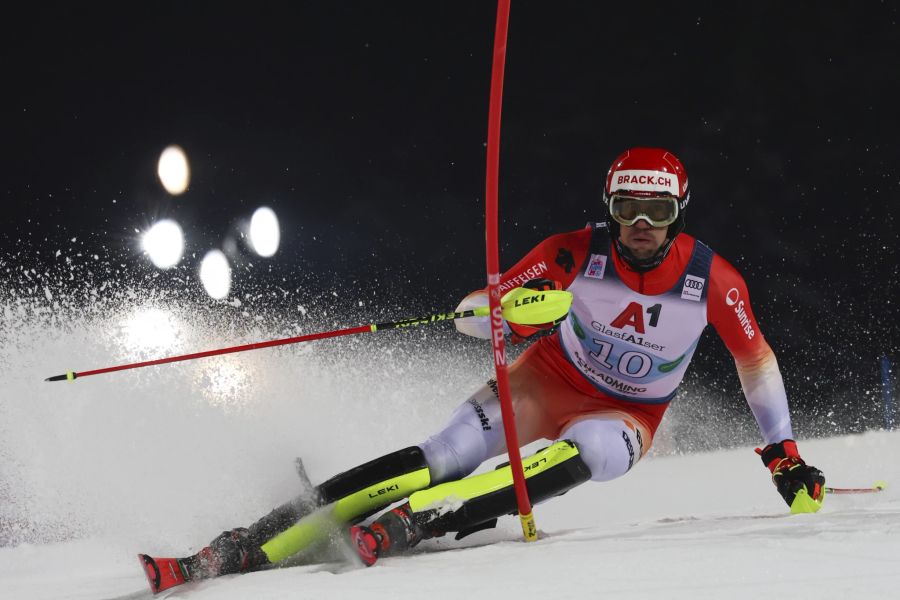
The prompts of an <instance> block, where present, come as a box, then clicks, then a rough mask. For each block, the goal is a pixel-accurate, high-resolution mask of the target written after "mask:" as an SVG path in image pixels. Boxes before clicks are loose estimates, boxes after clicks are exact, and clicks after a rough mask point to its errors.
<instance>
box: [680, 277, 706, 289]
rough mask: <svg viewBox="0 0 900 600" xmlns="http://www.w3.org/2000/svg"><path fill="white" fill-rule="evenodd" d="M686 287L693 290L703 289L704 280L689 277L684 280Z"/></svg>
mask: <svg viewBox="0 0 900 600" xmlns="http://www.w3.org/2000/svg"><path fill="white" fill-rule="evenodd" d="M684 287H686V288H691V289H692V290H702V289H703V282H702V281H697V280H696V279H688V280H686V281H685V282H684Z"/></svg>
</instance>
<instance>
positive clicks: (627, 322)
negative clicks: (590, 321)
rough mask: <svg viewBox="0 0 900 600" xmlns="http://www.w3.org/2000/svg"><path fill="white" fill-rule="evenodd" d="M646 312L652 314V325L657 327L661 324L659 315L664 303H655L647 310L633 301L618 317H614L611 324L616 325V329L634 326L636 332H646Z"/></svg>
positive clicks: (650, 323)
mask: <svg viewBox="0 0 900 600" xmlns="http://www.w3.org/2000/svg"><path fill="white" fill-rule="evenodd" d="M645 312H646V313H647V314H648V315H650V322H649V325H650V327H656V326H657V324H659V315H660V313H661V312H662V304H654V305H653V306H651V307H650V308H648V309H647V310H646V311H645V310H644V307H643V306H641V305H640V304H638V303H637V302H632V303H631V304H629V305H628V306H627V307H625V310H623V311H622V313H621V314H620V315H619V316H618V317H616V318H615V319H613V321H612V323H610V326H611V327H615V328H616V329H625V328H626V327H633V328H634V330H635V332H637V333H645V331H646V329H645V326H644V313H645Z"/></svg>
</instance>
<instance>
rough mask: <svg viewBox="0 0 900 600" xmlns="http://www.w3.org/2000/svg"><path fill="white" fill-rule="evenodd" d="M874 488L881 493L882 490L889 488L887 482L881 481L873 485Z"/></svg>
mask: <svg viewBox="0 0 900 600" xmlns="http://www.w3.org/2000/svg"><path fill="white" fill-rule="evenodd" d="M872 487H873V488H875V489H876V490H878V491H879V492H880V491H881V490H883V489H884V488H886V487H887V482H885V481H882V480H880V479H879V480H878V481H876V482H875V483H874V484H872Z"/></svg>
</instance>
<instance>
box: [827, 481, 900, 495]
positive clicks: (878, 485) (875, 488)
mask: <svg viewBox="0 0 900 600" xmlns="http://www.w3.org/2000/svg"><path fill="white" fill-rule="evenodd" d="M886 487H887V484H886V483H885V482H883V481H876V482H875V483H873V484H872V487H866V488H837V487H826V488H825V493H826V494H874V493H875V492H880V491H882V490H884V488H886Z"/></svg>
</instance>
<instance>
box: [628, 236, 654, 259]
mask: <svg viewBox="0 0 900 600" xmlns="http://www.w3.org/2000/svg"><path fill="white" fill-rule="evenodd" d="M625 247H626V248H628V249H629V250H631V253H632V254H633V255H634V256H635V257H636V258H640V259H644V258H652V257H653V256H654V255H655V254H656V253H657V251H659V248H660V244H657V243H656V241H655V240H630V243H627V244H625Z"/></svg>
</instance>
